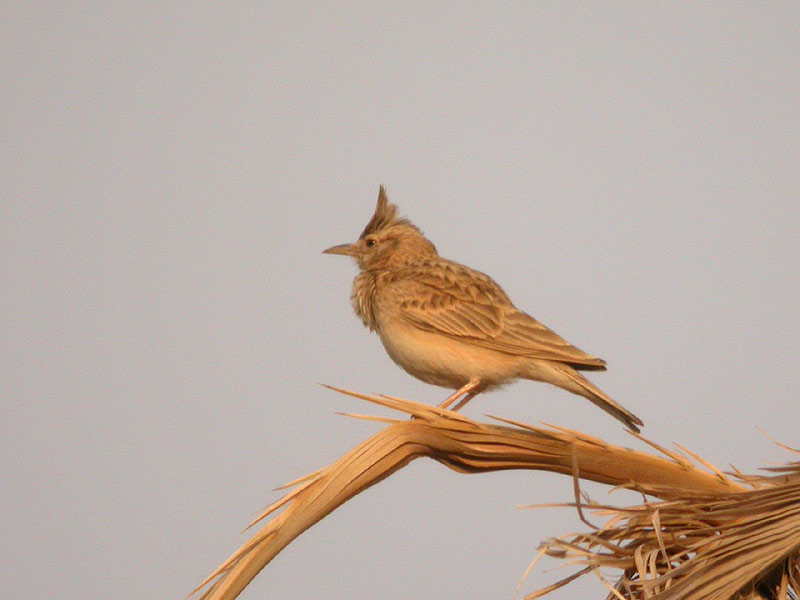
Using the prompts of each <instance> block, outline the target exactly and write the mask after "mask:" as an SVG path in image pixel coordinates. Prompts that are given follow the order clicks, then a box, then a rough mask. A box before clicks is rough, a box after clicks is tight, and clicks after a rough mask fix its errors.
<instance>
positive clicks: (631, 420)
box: [550, 362, 644, 433]
mask: <svg viewBox="0 0 800 600" xmlns="http://www.w3.org/2000/svg"><path fill="white" fill-rule="evenodd" d="M550 364H551V365H552V366H553V367H554V368H555V369H556V371H558V372H559V374H560V376H561V377H560V381H559V382H553V383H555V384H556V385H558V386H559V387H562V388H564V389H565V390H568V391H570V392H572V393H573V394H578V395H580V396H583V397H584V398H586V399H588V400H590V401H591V402H593V403H594V404H596V405H597V406H599V407H600V408H602V409H603V410H604V411H606V412H607V413H608V414H610V415H612V416H613V417H614V418H616V419H618V420H619V421H622V422H623V423H625V425H627V426H628V427H630V428H631V429H632V430H633V431H635V432H636V433H639V426H644V423H643V422H642V420H641V419H640V418H639V417H637V416H636V415H634V414H633V413H632V412H630V411H629V410H628V409H626V408H625V407H623V406H622V405H620V404H617V403H616V402H614V401H613V400H612V399H611V398H609V397H608V396H607V395H606V394H605V392H603V391H602V390H601V389H600V388H598V387H596V386H595V385H594V384H593V383H592V382H591V381H589V380H588V379H586V377H584V376H583V375H581V374H580V373H578V372H577V371H576V370H575V369H573V368H572V367H570V366H569V365H567V364H564V363H557V362H551V363H550Z"/></svg>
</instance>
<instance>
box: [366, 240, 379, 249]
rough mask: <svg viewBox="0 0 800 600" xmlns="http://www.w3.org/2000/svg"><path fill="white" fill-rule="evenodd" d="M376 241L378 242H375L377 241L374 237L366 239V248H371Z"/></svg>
mask: <svg viewBox="0 0 800 600" xmlns="http://www.w3.org/2000/svg"><path fill="white" fill-rule="evenodd" d="M377 243H378V242H377V241H375V239H374V238H369V239H368V240H367V248H372V247H373V246H374V245H375V244H377Z"/></svg>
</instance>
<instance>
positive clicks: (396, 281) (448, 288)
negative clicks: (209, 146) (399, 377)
mask: <svg viewBox="0 0 800 600" xmlns="http://www.w3.org/2000/svg"><path fill="white" fill-rule="evenodd" d="M325 253H327V254H344V255H346V256H351V257H353V258H354V259H355V260H356V262H357V263H358V266H359V268H360V270H361V272H360V273H359V274H358V276H357V277H356V278H355V281H354V282H353V293H352V296H351V300H352V303H353V308H354V310H355V312H356V314H357V315H358V316H359V317H361V320H362V321H363V322H364V325H365V326H366V327H368V328H369V329H370V330H371V331H377V332H378V335H379V336H380V338H381V341H382V342H383V346H384V347H385V348H386V352H388V353H389V356H390V357H391V358H392V360H393V361H394V362H396V363H397V364H398V365H400V366H401V367H403V369H405V370H406V371H408V372H409V373H410V374H411V375H413V376H414V377H416V378H417V379H421V380H422V381H425V382H426V383H431V384H434V385H440V386H442V387H446V388H450V389H454V390H456V391H455V393H453V394H452V395H451V396H450V397H448V398H447V399H446V400H445V401H444V402H442V404H441V405H440V406H442V407H443V408H447V407H448V406H450V404H452V403H453V402H455V401H456V400H458V399H459V398H460V399H461V401H460V402H459V403H458V404H457V405H456V406H455V408H454V410H458V409H459V408H461V407H462V406H464V405H465V404H466V403H467V402H468V401H469V400H470V399H472V398H473V397H474V396H476V395H477V394H479V393H481V392H483V391H485V390H488V389H491V388H494V387H497V386H500V385H502V384H504V383H508V382H510V381H513V380H515V379H520V378H523V379H531V380H534V381H544V382H547V383H551V384H553V385H555V386H558V387H560V388H563V389H565V390H567V391H570V392H572V393H573V394H578V395H580V396H583V397H584V398H588V399H589V400H591V401H592V402H594V403H595V404H596V405H597V406H599V407H600V408H602V409H603V410H604V411H606V412H607V413H609V414H611V415H613V416H614V417H616V418H617V419H619V420H620V421H622V422H623V423H625V425H627V426H628V427H630V428H631V429H633V430H634V431H639V428H638V427H637V425H642V424H643V423H642V421H641V420H640V419H639V418H638V417H637V416H636V415H634V414H633V413H631V412H629V411H628V410H626V409H625V408H623V407H622V406H620V405H619V404H617V403H616V402H614V401H613V400H612V399H611V398H609V397H608V396H607V395H606V394H604V393H603V392H602V391H601V390H599V389H598V388H597V387H595V386H594V385H592V383H591V382H590V381H589V380H588V379H586V378H585V377H584V376H583V375H581V374H580V373H578V371H579V370H593V371H602V370H605V368H606V367H605V365H606V363H605V361H603V360H601V359H599V358H596V357H594V356H591V355H589V354H586V353H585V352H583V351H582V350H579V349H578V348H576V347H575V346H573V345H571V344H569V343H568V342H567V341H565V340H564V339H562V338H561V337H559V336H558V335H556V334H555V333H553V332H552V331H550V330H549V329H548V328H547V327H545V326H544V325H542V324H541V323H539V322H538V321H537V320H536V319H534V318H533V317H531V316H530V315H527V314H526V313H524V312H522V311H521V310H518V309H517V308H516V307H515V306H514V305H513V304H512V303H511V300H509V298H508V296H507V295H506V293H505V292H504V291H503V290H502V288H501V287H500V286H499V285H497V284H496V283H495V282H494V281H493V280H492V279H491V278H490V277H488V276H487V275H484V274H483V273H479V272H478V271H473V270H472V269H470V268H468V267H465V266H464V265H460V264H458V263H456V262H453V261H450V260H446V259H444V258H442V257H440V256H439V254H438V253H437V252H436V247H435V246H434V245H433V244H432V243H431V242H430V241H428V239H427V238H426V237H425V236H424V235H423V234H422V232H421V231H420V230H419V229H417V227H416V226H414V225H413V224H412V223H411V222H410V221H409V220H408V219H404V218H400V217H399V216H398V214H397V206H395V205H394V204H389V201H388V199H387V197H386V191H385V190H384V188H383V186H381V187H380V191H379V193H378V205H377V207H376V208H375V214H374V215H372V219H370V221H369V223H367V226H366V227H365V228H364V231H363V232H362V233H361V236H360V237H359V238H358V241H356V242H354V243H352V244H342V245H340V246H334V247H332V248H328V249H327V250H325Z"/></svg>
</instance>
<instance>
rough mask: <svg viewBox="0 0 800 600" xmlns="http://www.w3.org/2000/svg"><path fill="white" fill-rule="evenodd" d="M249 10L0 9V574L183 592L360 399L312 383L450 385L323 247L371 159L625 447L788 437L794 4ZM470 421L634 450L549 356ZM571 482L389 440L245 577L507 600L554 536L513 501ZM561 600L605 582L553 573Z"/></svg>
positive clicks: (782, 454)
mask: <svg viewBox="0 0 800 600" xmlns="http://www.w3.org/2000/svg"><path fill="white" fill-rule="evenodd" d="M267 4H270V3H261V2H255V3H251V4H238V5H236V6H227V5H223V4H220V3H211V4H208V3H204V4H195V3H187V4H180V5H174V4H171V3H170V4H168V5H164V4H162V3H149V4H135V5H127V4H124V5H123V4H122V3H114V4H112V5H108V4H105V5H103V6H101V7H97V6H96V5H90V4H77V3H58V6H57V7H55V6H52V5H50V4H49V3H41V6H37V3H25V4H24V5H23V3H11V4H9V5H6V6H5V8H3V9H2V11H0V13H1V18H0V28H2V31H0V68H1V69H2V77H0V86H2V90H0V91H1V92H2V93H1V94H0V115H1V116H0V120H1V124H2V130H0V134H2V140H3V141H2V144H1V145H0V146H2V149H1V150H0V152H2V154H1V155H0V161H1V162H2V169H0V194H1V196H0V197H1V198H2V219H0V223H1V224H2V225H1V227H2V231H0V235H1V236H2V238H1V239H2V252H3V259H2V281H1V284H2V294H1V295H0V350H1V351H2V356H1V357H0V390H1V392H2V413H0V434H1V435H0V443H1V444H2V450H1V451H2V455H1V457H0V461H1V462H2V478H3V484H2V488H0V489H2V491H0V509H1V510H2V512H3V515H4V517H3V523H4V525H3V534H2V535H1V536H0V549H1V550H2V555H3V560H2V561H0V580H2V581H3V582H4V583H3V595H4V597H7V598H96V599H106V598H183V597H184V596H185V595H186V594H187V593H188V592H189V591H190V590H191V589H192V588H193V587H194V586H195V585H197V584H198V583H199V582H200V581H201V580H202V579H203V578H204V577H205V576H206V575H207V574H208V573H209V572H210V571H211V570H213V569H214V568H215V567H216V566H217V565H218V564H219V563H220V562H221V561H223V560H224V559H225V558H227V557H228V556H229V555H230V553H231V552H233V550H234V549H236V548H237V547H238V546H239V545H240V544H241V543H242V542H243V541H244V540H245V539H246V536H245V535H242V534H240V530H241V529H242V527H243V526H244V525H245V524H246V523H248V522H249V520H250V519H251V518H252V517H253V516H255V515H256V514H257V513H258V511H259V509H260V508H261V507H263V506H265V505H267V504H269V503H270V502H272V501H274V500H275V499H276V498H278V497H279V495H278V493H275V492H273V491H271V490H272V489H273V488H275V487H276V486H278V485H280V484H283V483H284V482H286V481H289V480H291V479H294V478H296V477H298V476H300V475H303V474H305V473H307V472H309V471H312V470H315V469H317V468H319V467H321V466H323V465H326V464H328V463H329V462H331V461H332V460H334V459H336V458H337V457H338V456H340V455H341V454H343V453H344V452H346V451H347V450H348V449H350V448H351V447H352V446H354V445H356V444H357V443H359V442H360V441H361V440H363V439H364V438H366V437H367V436H369V435H371V434H373V433H374V432H375V431H377V429H378V427H379V425H376V424H374V423H365V422H358V421H354V420H351V419H348V418H345V417H341V416H336V415H335V414H334V413H335V412H336V411H351V412H368V413H381V414H389V413H387V412H386V411H382V410H381V409H378V408H375V407H371V406H366V405H365V404H364V403H361V402H359V401H357V400H354V399H352V398H348V397H344V396H340V395H337V394H335V393H333V392H330V391H328V390H326V389H324V388H322V387H320V386H318V385H317V382H326V383H332V384H336V385H340V386H343V387H349V388H352V389H358V390H362V391H365V392H385V393H391V394H396V395H403V396H407V397H410V398H414V399H417V400H421V401H425V402H430V403H434V402H438V401H440V400H441V399H443V398H444V397H445V396H446V395H447V393H448V392H447V391H445V390H442V389H440V388H434V387H431V386H427V385H425V384H422V383H420V382H417V381H416V380H414V379H412V378H411V377H410V376H408V375H406V374H405V373H404V372H402V371H401V370H400V369H399V368H397V367H395V366H394V365H393V364H392V363H391V361H390V360H389V358H388V357H387V356H386V355H385V353H384V352H383V349H382V347H381V346H380V342H379V340H378V338H377V337H376V336H375V335H372V334H369V333H368V332H367V331H366V330H365V329H363V328H362V326H361V324H360V323H359V321H358V320H357V319H356V318H355V317H354V315H353V314H352V312H351V308H350V305H349V300H348V296H349V293H350V282H351V279H352V277H353V276H354V275H355V274H356V269H355V267H354V265H352V264H350V262H349V261H348V260H346V259H344V258H342V257H332V256H323V255H322V254H321V251H322V250H323V249H324V248H327V247H328V246H331V245H333V244H338V243H342V242H348V241H352V240H353V239H354V238H355V237H356V236H357V235H358V233H359V232H360V231H361V229H362V228H363V226H364V224H365V223H366V221H367V219H368V218H369V217H370V215H371V214H372V210H373V207H374V202H375V198H376V195H377V191H378V184H379V183H381V182H382V183H384V184H385V185H386V186H387V188H388V191H389V195H390V198H391V199H392V200H393V201H394V202H396V203H398V204H399V205H400V207H401V209H402V211H403V213H404V214H406V215H407V216H409V217H411V218H412V219H413V221H414V222H415V223H417V224H418V225H419V226H420V227H422V229H423V230H424V231H425V232H426V233H427V234H428V235H429V237H430V238H431V239H432V240H434V241H435V243H436V244H437V246H438V248H439V250H440V252H441V253H442V254H443V255H444V256H446V257H448V258H452V259H455V260H458V261H460V262H464V263H466V264H468V265H470V266H473V267H475V268H478V269H480V270H482V271H486V272H488V273H490V274H491V275H492V276H493V277H494V278H495V279H497V281H498V282H500V284H501V285H503V286H504V287H505V289H506V290H507V291H508V293H509V294H510V296H511V297H512V298H513V299H514V301H515V302H516V304H517V305H518V306H519V307H520V308H522V309H524V310H526V311H528V312H530V313H532V314H533V315H534V316H536V317H537V318H539V319H540V320H542V321H543V322H544V323H546V324H547V325H549V326H550V327H552V328H553V329H555V330H556V331H557V332H558V333H560V334H561V335H562V336H564V337H566V338H567V339H568V340H570V341H571V342H573V343H574V344H576V345H577V346H579V347H581V348H583V349H585V350H587V351H589V352H591V353H593V354H596V355H598V356H601V357H603V358H605V359H606V360H607V361H608V363H609V366H610V368H609V371H608V372H607V373H600V374H596V375H593V376H592V379H593V381H595V382H596V383H597V384H598V385H600V386H601V387H602V388H603V389H604V390H605V391H607V392H608V393H609V394H610V395H611V396H613V397H614V398H616V399H617V400H619V401H620V402H621V403H622V404H624V405H625V406H627V407H628V408H630V409H631V410H633V411H634V412H635V413H636V414H638V415H640V416H641V417H642V418H643V419H644V421H645V424H646V426H645V428H644V433H645V435H647V436H648V437H650V438H651V439H653V440H655V441H657V442H658V443H660V444H663V445H670V444H671V443H672V442H673V441H674V442H678V443H680V444H682V445H684V446H686V447H688V448H690V449H692V450H694V451H695V452H698V453H699V454H700V455H702V456H703V457H705V458H706V459H708V460H711V461H713V462H715V463H716V464H717V465H719V466H720V467H723V468H727V467H728V465H729V463H733V464H735V465H736V466H737V467H739V468H741V469H744V470H748V471H752V470H754V469H756V468H758V467H759V466H763V465H766V464H768V462H769V461H773V462H785V461H788V460H796V459H797V457H796V456H792V455H790V454H789V453H787V452H786V451H783V450H781V449H779V448H777V447H776V446H774V445H773V444H772V443H771V442H769V441H768V440H767V439H766V438H765V437H764V436H762V435H761V433H759V432H758V430H757V429H756V428H757V427H761V428H763V430H764V431H765V432H767V433H768V434H770V435H771V436H773V437H775V438H776V439H778V440H781V441H782V442H785V443H787V444H793V445H795V446H798V445H800V441H798V435H797V432H798V423H799V421H800V420H799V419H798V413H797V382H798V377H797V374H796V368H797V367H796V364H797V355H798V351H800V345H798V339H800V319H798V317H800V308H798V307H799V306H800V267H799V266H798V263H799V259H800V243H798V235H797V232H798V229H800V202H799V201H798V199H799V198H800V160H799V157H800V153H798V147H799V146H800V106H799V104H800V102H798V99H800V60H798V37H797V35H798V34H797V32H798V28H799V27H800V8H798V5H797V3H794V2H786V3H770V4H769V5H762V4H759V3H751V4H740V3H728V2H724V3H723V2H720V3H704V4H703V5H702V6H701V7H687V6H686V5H683V4H674V3H672V4H668V5H667V4H664V5H661V4H659V5H656V4H654V3H649V4H641V3H616V4H613V5H611V6H608V5H606V6H604V7H602V8H600V7H596V6H593V5H587V4H576V3H563V4H558V5H553V4H540V3H537V4H535V5H532V6H529V7H528V8H520V7H518V6H516V5H515V7H514V8H513V9H512V8H504V9H501V8H499V5H491V6H490V5H489V4H488V3H487V4H464V3H452V4H438V5H437V7H435V8H431V7H423V6H422V4H421V3H420V4H407V5H399V4H393V5H391V6H384V7H375V6H373V5H371V4H360V5H357V4H349V5H348V7H347V8H343V7H341V6H339V5H337V4H321V3H312V4H305V5H300V4H296V5H291V6H285V7H283V8H274V7H268V6H267ZM45 5H47V8H45ZM466 412H467V414H469V415H470V416H472V417H475V418H483V417H482V415H483V414H484V413H494V414H498V415H503V416H506V417H509V418H513V419H518V420H523V421H526V422H530V423H537V422H539V421H546V422H551V423H556V424H559V425H564V426H567V427H572V428H576V429H579V430H582V431H586V432H588V433H590V434H593V435H597V436H601V437H603V438H604V439H607V440H609V441H610V442H613V443H621V444H626V445H631V446H635V447H642V445H641V444H639V443H638V442H636V441H635V440H633V439H631V438H630V437H629V436H627V435H625V434H624V432H623V430H622V427H621V426H620V424H619V423H617V422H616V421H615V420H613V419H612V418H611V417H609V416H607V415H606V414H604V413H602V412H600V411H599V410H598V409H596V408H595V407H593V406H592V405H590V404H589V403H588V402H586V401H585V400H583V399H580V398H578V397H575V396H572V395H570V394H568V393H566V392H563V391H561V390H558V389H555V388H550V387H548V386H545V385H543V384H535V383H531V382H521V383H519V384H517V385H514V386H510V387H509V388H507V389H505V390H503V391H500V392H496V393H494V394H492V395H487V396H485V397H481V398H479V399H477V400H475V401H474V402H472V403H471V404H470V405H469V407H468V408H467V409H466ZM571 486H572V482H571V480H570V479H569V478H565V477H557V476H551V475H547V474H543V473H533V472H509V473H497V474H490V475H483V476H464V475H457V474H455V473H452V472H450V471H448V470H446V469H445V468H444V467H441V466H440V465H438V464H437V463H434V462H432V461H427V460H420V461H417V462H415V463H412V464H411V465H409V466H408V467H407V468H406V469H404V470H403V471H401V472H400V473H397V474H396V475H394V476H393V477H391V478H390V479H388V480H386V481H384V482H382V483H381V484H380V485H378V486H377V487H375V488H373V489H370V490H369V491H367V492H366V493H364V494H362V495H360V496H358V497H356V498H355V499H354V500H353V501H351V502H349V503H348V504H347V505H345V506H344V507H343V508H341V509H340V510H337V511H336V512H334V513H333V514H332V515H331V516H329V517H328V518H326V519H325V520H324V521H323V522H322V523H320V524H319V525H317V526H316V527H314V528H313V529H311V530H310V531H308V532H306V533H305V534H304V535H303V536H302V537H301V538H299V539H298V540H297V541H296V542H295V543H293V544H292V545H290V546H289V547H288V548H287V549H286V551H284V552H283V553H282V554H281V555H280V556H278V558H277V559H276V560H275V561H274V562H273V563H272V564H270V565H269V566H268V567H267V568H266V569H265V570H264V571H263V572H262V573H261V574H260V575H259V576H258V577H257V578H256V580H255V581H254V583H253V584H252V585H251V586H250V588H248V589H247V591H246V592H245V593H244V594H243V596H242V597H243V598H246V599H256V598H330V599H339V598H397V599H399V598H431V599H433V598H448V597H454V596H456V595H457V596H458V597H459V598H476V599H477V598H512V595H513V590H514V586H515V585H516V583H517V581H518V580H519V578H520V576H521V575H522V574H523V571H524V570H525V568H526V566H527V565H528V563H529V561H530V560H531V559H532V558H533V557H534V556H535V554H536V548H537V546H538V544H539V542H540V541H541V540H543V539H545V538H547V537H548V536H553V535H559V534H563V533H567V532H570V531H576V530H580V529H584V528H585V526H584V525H583V524H581V523H580V522H579V521H578V519H577V517H576V515H575V514H574V511H572V510H568V509H561V510H555V509H550V510H518V509H517V508H515V506H516V505H519V504H530V503H542V502H555V501H568V500H570V499H571V497H572V487H571ZM585 489H586V490H587V491H588V492H589V493H590V494H591V495H592V497H593V498H595V499H597V500H608V499H609V498H608V497H607V496H606V495H605V491H604V489H603V488H602V487H601V486H590V485H586V486H585ZM610 500H611V501H615V502H624V501H627V500H628V498H626V496H625V495H622V494H614V495H612V496H611V498H610ZM595 520H596V521H598V522H600V521H602V519H595ZM554 564H555V563H549V564H546V565H543V567H542V568H539V567H537V569H536V572H535V573H534V574H533V575H532V576H531V578H530V580H529V581H528V582H527V583H526V585H525V586H524V589H525V590H527V591H531V590H533V589H535V588H536V587H539V586H542V585H545V584H547V583H550V582H552V581H554V580H555V579H557V578H559V577H562V576H565V575H566V574H567V573H568V571H565V570H563V569H562V570H556V571H552V570H550V571H547V570H545V568H547V569H549V568H550V567H552V566H553V565H554ZM576 595H579V596H582V597H594V598H602V597H604V595H605V591H604V590H603V589H602V588H601V587H600V585H599V584H598V583H597V582H596V581H594V580H593V579H587V580H586V581H584V582H580V583H578V584H576V585H574V586H573V587H572V588H568V591H567V592H563V591H562V592H561V593H557V594H555V595H554V597H556V598H567V597H576Z"/></svg>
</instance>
